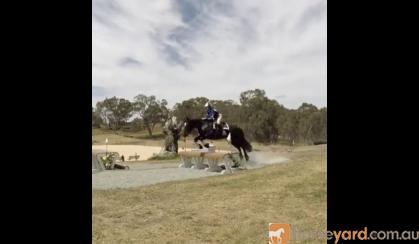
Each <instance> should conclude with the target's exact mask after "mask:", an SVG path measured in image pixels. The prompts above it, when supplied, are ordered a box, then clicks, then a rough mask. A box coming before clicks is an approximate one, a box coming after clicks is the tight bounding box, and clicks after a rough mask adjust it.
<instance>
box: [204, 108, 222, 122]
mask: <svg viewBox="0 0 419 244" xmlns="http://www.w3.org/2000/svg"><path fill="white" fill-rule="evenodd" d="M218 116H219V113H218V111H217V110H216V109H214V108H208V110H207V119H209V120H216V119H217V118H218Z"/></svg>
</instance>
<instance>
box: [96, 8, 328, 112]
mask: <svg viewBox="0 0 419 244" xmlns="http://www.w3.org/2000/svg"><path fill="white" fill-rule="evenodd" d="M326 14H327V10H326V1H313V0H293V1H285V0H282V1H278V0H262V1H254V0H233V1H221V0H212V1H210V0H206V1H198V0H177V1H132V0H121V1H110V0H94V1H93V17H92V21H93V34H92V35H93V43H92V45H93V60H92V69H93V77H92V79H93V81H92V83H93V84H92V85H93V89H94V94H93V97H92V102H93V103H94V104H95V103H96V101H98V100H102V99H104V98H105V97H110V96H119V97H124V98H127V99H132V98H133V97H134V96H135V95H137V94H139V93H142V94H146V95H156V96H157V97H158V98H160V99H162V98H165V99H167V100H168V102H169V105H174V103H176V102H180V101H182V100H184V99H188V98H192V97H198V96H205V97H208V98H210V99H233V100H236V101H237V100H238V98H239V94H240V92H243V91H245V90H248V89H255V88H260V89H264V90H265V91H266V93H267V95H268V96H269V97H270V98H277V99H278V101H279V102H280V103H281V104H283V105H285V106H286V107H290V108H296V107H297V106H299V105H300V104H301V103H302V102H309V103H313V104H315V105H317V106H326V103H327V102H326V101H327V97H326V93H327V92H326V84H327V83H326V82H327V81H326V79H327V77H326V69H327V59H326V56H327V34H326V21H327V19H326Z"/></svg>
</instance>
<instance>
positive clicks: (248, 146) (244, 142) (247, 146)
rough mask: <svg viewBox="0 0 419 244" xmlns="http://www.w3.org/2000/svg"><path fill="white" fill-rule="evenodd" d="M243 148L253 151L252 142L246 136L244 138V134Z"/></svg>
mask: <svg viewBox="0 0 419 244" xmlns="http://www.w3.org/2000/svg"><path fill="white" fill-rule="evenodd" d="M243 148H244V150H246V151H247V152H251V151H252V149H253V148H252V145H250V143H249V142H248V141H247V140H246V138H244V136H243Z"/></svg>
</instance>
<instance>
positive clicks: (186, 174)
mask: <svg viewBox="0 0 419 244" xmlns="http://www.w3.org/2000/svg"><path fill="white" fill-rule="evenodd" d="M287 160H288V159H287V158H285V157H282V156H280V155H279V154H278V153H267V152H253V153H251V154H250V161H249V162H248V163H247V168H248V169H254V168H260V167H263V166H266V165H269V164H274V163H282V162H285V161H287ZM179 164H180V162H176V163H134V164H131V165H130V170H105V171H102V172H99V173H96V174H92V188H93V189H111V188H128V187H137V186H144V185H151V184H156V183H160V182H166V181H177V180H186V179H193V178H201V177H208V176H218V175H220V173H215V172H206V171H204V170H198V169H190V168H178V165H179Z"/></svg>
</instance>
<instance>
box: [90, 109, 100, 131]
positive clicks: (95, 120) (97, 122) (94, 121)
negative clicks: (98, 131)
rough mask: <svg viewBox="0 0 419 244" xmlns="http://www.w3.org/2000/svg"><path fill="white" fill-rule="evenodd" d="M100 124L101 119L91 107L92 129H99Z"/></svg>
mask: <svg viewBox="0 0 419 244" xmlns="http://www.w3.org/2000/svg"><path fill="white" fill-rule="evenodd" d="M101 124H102V119H101V117H100V115H99V114H98V112H97V111H96V110H95V108H94V107H92V127H100V125H101Z"/></svg>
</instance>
